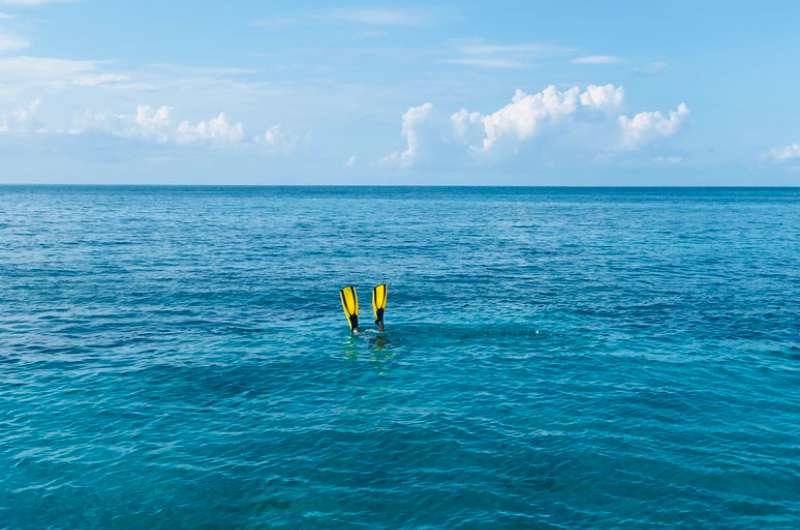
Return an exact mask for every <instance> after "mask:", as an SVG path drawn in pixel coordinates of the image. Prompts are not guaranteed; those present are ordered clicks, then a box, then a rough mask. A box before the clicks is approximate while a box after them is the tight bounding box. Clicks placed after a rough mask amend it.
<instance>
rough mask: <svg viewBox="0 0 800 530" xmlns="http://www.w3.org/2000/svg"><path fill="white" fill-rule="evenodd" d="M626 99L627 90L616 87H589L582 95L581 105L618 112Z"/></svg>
mask: <svg viewBox="0 0 800 530" xmlns="http://www.w3.org/2000/svg"><path fill="white" fill-rule="evenodd" d="M624 99H625V89H623V88H622V87H621V86H614V85H589V86H588V87H586V90H585V91H584V92H583V93H581V105H583V106H585V107H594V108H598V109H603V110H609V111H612V110H616V109H618V108H619V107H620V106H621V105H622V101H623V100H624Z"/></svg>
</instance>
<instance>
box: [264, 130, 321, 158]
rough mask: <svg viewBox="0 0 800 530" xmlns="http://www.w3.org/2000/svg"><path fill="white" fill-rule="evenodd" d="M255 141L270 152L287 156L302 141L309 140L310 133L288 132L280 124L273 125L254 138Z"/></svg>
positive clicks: (306, 141)
mask: <svg viewBox="0 0 800 530" xmlns="http://www.w3.org/2000/svg"><path fill="white" fill-rule="evenodd" d="M254 141H255V143H256V144H258V145H261V146H263V147H264V148H265V149H266V151H267V152H269V153H272V154H278V155H284V156H288V155H290V154H292V153H294V152H295V151H296V150H297V149H298V148H299V147H300V146H301V145H302V144H303V143H308V142H310V141H311V134H310V133H306V134H305V135H300V134H294V133H288V132H286V131H285V130H284V128H283V126H281V125H280V124H278V125H273V126H272V127H270V128H269V129H267V130H266V132H265V133H264V134H262V135H261V136H257V137H256V138H255V139H254Z"/></svg>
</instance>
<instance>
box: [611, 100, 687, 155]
mask: <svg viewBox="0 0 800 530" xmlns="http://www.w3.org/2000/svg"><path fill="white" fill-rule="evenodd" d="M688 115H689V107H687V106H686V104H685V103H681V104H680V105H678V108H677V109H676V110H674V111H671V112H670V113H669V114H668V115H664V114H662V113H661V112H660V111H656V112H640V113H638V114H636V115H634V116H633V117H632V118H629V117H627V116H624V115H623V116H620V117H619V118H618V122H619V126H620V128H621V129H622V138H623V145H624V146H625V147H627V148H636V147H639V146H641V145H643V144H645V143H648V142H651V141H654V140H657V139H659V138H666V137H669V136H672V135H674V134H675V133H676V132H677V131H678V129H679V128H680V126H681V124H682V123H683V121H684V120H685V119H686V117H687V116H688Z"/></svg>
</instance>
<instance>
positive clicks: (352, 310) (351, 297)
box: [339, 285, 358, 333]
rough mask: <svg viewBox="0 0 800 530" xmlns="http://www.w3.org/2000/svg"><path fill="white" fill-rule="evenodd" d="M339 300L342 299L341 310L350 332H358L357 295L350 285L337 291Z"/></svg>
mask: <svg viewBox="0 0 800 530" xmlns="http://www.w3.org/2000/svg"><path fill="white" fill-rule="evenodd" d="M339 298H341V299H342V310H344V316H345V317H346V318H347V323H348V324H349V325H350V331H352V332H354V333H355V332H358V294H356V288H355V287H353V286H352V285H347V286H345V287H342V289H341V290H340V291H339Z"/></svg>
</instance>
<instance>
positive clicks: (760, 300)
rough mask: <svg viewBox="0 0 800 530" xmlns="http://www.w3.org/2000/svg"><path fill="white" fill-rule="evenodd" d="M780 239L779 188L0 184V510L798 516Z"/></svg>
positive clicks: (551, 519)
mask: <svg viewBox="0 0 800 530" xmlns="http://www.w3.org/2000/svg"><path fill="white" fill-rule="evenodd" d="M798 263H800V190H791V189H557V188H555V189H553V188H549V189H548V188H545V189H513V188H512V189H486V188H482V189H481V188H148V187H143V188H137V187H130V188H125V187H97V188H91V187H0V527H8V528H43V527H48V526H49V527H53V528H106V527H114V528H188V527H206V528H220V527H246V528H266V527H279V528H280V527H283V528H294V527H302V528H323V527H334V526H338V527H343V528H386V529H398V528H419V527H424V528H440V527H450V528H518V527H525V528H554V529H555V528H598V527H618V528H658V527H661V528H674V527H676V526H684V527H687V528H698V527H702V528H759V527H770V528H797V527H798V526H799V525H800V479H799V478H798V477H800V370H799V369H800V332H799V331H798V330H800V309H798V301H800V272H798V271H799V270H800V269H799V268H798ZM379 281H383V282H387V283H388V284H389V286H390V293H389V309H388V312H387V319H386V321H387V332H386V333H385V334H383V335H377V334H376V333H374V332H373V331H371V330H369V328H370V327H371V322H370V318H369V315H368V306H369V299H368V294H369V289H370V288H371V286H372V285H373V284H374V283H376V282H379ZM345 283H353V284H355V285H357V286H358V288H359V292H360V294H361V298H362V300H361V305H362V309H363V311H362V321H363V322H364V324H365V327H366V328H368V331H367V332H365V333H364V334H363V335H361V336H359V337H355V338H353V337H350V336H349V333H348V332H347V326H346V323H345V319H344V316H343V315H342V313H341V309H340V308H339V301H338V295H337V290H338V288H339V287H340V286H341V285H343V284H345Z"/></svg>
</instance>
